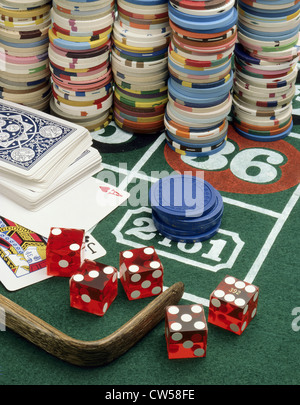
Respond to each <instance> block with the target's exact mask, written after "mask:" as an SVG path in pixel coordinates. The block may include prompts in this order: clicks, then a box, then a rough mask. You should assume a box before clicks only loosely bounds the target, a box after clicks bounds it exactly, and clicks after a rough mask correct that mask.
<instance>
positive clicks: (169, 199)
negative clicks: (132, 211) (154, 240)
mask: <svg viewBox="0 0 300 405" xmlns="http://www.w3.org/2000/svg"><path fill="white" fill-rule="evenodd" d="M149 199H150V203H151V207H152V209H153V210H154V211H157V212H158V214H162V215H168V216H169V217H171V218H172V219H173V220H174V219H177V218H181V219H185V218H197V217H199V216H201V215H203V214H206V213H208V212H209V211H210V210H211V209H212V208H213V207H214V205H215V200H216V190H215V189H214V188H213V187H212V186H211V185H210V184H209V183H208V182H206V181H205V180H203V179H201V178H199V177H196V176H191V175H181V174H178V175H171V176H166V177H163V178H162V179H160V180H158V181H157V182H156V183H154V184H153V186H152V187H151V189H150V191H149Z"/></svg>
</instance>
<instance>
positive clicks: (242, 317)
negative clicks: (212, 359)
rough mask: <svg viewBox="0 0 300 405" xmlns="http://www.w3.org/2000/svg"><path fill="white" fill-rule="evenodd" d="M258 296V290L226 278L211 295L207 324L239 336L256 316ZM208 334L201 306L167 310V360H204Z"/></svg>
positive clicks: (174, 306) (175, 306)
mask: <svg viewBox="0 0 300 405" xmlns="http://www.w3.org/2000/svg"><path fill="white" fill-rule="evenodd" d="M258 293H259V289H258V287H256V286H254V285H253V284H250V283H247V282H245V281H241V280H238V279H237V278H235V277H232V276H226V277H225V278H224V279H223V280H222V281H221V282H220V284H219V285H218V286H217V288H216V289H215V290H214V291H213V292H212V293H211V295H210V300H209V309H208V319H207V321H208V322H209V323H211V324H214V325H216V326H219V327H221V328H223V329H226V330H229V331H231V332H233V333H235V334H237V335H241V334H242V333H243V331H244V330H245V329H246V327H247V325H248V324H249V322H250V321H251V320H252V319H253V318H254V316H255V314H256V309H257V301H258ZM207 332H208V328H207V322H206V318H205V313H204V309H203V306H202V305H201V304H193V305H172V306H169V307H167V308H166V320H165V336H166V341H167V347H168V356H169V359H180V358H187V357H205V356H206V348H207Z"/></svg>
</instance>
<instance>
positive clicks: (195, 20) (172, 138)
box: [165, 0, 237, 157]
mask: <svg viewBox="0 0 300 405" xmlns="http://www.w3.org/2000/svg"><path fill="white" fill-rule="evenodd" d="M234 3H235V2H234V0H206V1H194V0H170V3H169V18H170V26H171V30H172V33H171V42H170V46H169V73H170V79H169V83H168V92H169V102H168V104H167V107H166V113H165V128H166V142H167V145H168V146H169V147H170V148H171V149H172V150H174V151H175V152H177V153H180V154H182V155H188V156H194V157H202V156H207V155H211V154H214V153H217V152H219V151H220V150H221V149H223V148H224V146H225V144H226V139H227V130H228V120H227V116H228V115H229V113H230V111H231V107H232V96H231V89H232V84H233V71H232V64H231V62H232V55H233V51H234V45H235V43H236V39H237V25H236V24H237V11H236V8H235V7H234Z"/></svg>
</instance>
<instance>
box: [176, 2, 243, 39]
mask: <svg viewBox="0 0 300 405" xmlns="http://www.w3.org/2000/svg"><path fill="white" fill-rule="evenodd" d="M168 10H169V18H170V19H171V20H172V21H173V22H174V23H175V24H177V25H178V26H179V27H182V28H184V29H186V30H188V31H192V32H199V33H205V32H208V33H217V32H222V31H227V30H229V29H230V28H232V27H233V26H234V25H235V24H236V23H237V19H238V14H237V10H236V8H235V7H233V8H232V9H231V10H229V11H227V12H225V13H223V14H221V15H218V16H216V15H210V16H205V17H203V16H201V17H199V16H194V15H191V14H185V13H182V12H180V11H178V10H176V9H175V8H174V7H172V6H171V5H170V4H169V6H168Z"/></svg>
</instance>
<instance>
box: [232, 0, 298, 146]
mask: <svg viewBox="0 0 300 405" xmlns="http://www.w3.org/2000/svg"><path fill="white" fill-rule="evenodd" d="M238 11H239V18H238V44H237V45H236V49H235V78H234V85H233V91H234V99H233V124H234V126H235V129H236V131H237V132H238V133H239V134H240V135H241V136H243V137H245V138H248V139H251V140H254V141H261V142H268V141H270V142H273V141H276V140H279V139H283V138H285V137H286V136H287V135H288V134H289V133H290V132H291V130H292V128H293V120H292V100H293V98H294V95H295V82H296V78H297V73H298V67H297V65H298V60H299V47H298V33H299V26H300V3H299V1H298V0H280V1H278V0H268V1H266V0H253V1H251V2H249V1H248V0H239V2H238Z"/></svg>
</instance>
